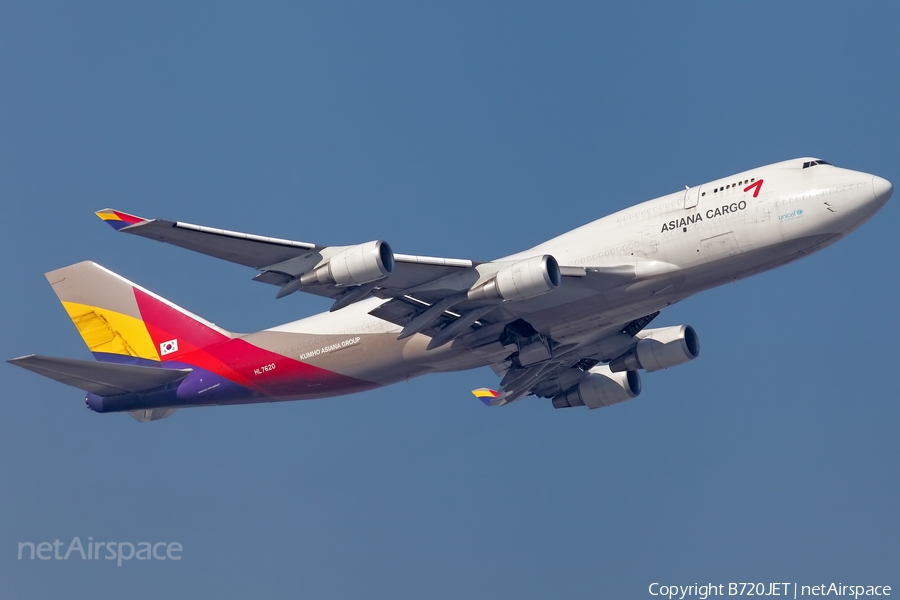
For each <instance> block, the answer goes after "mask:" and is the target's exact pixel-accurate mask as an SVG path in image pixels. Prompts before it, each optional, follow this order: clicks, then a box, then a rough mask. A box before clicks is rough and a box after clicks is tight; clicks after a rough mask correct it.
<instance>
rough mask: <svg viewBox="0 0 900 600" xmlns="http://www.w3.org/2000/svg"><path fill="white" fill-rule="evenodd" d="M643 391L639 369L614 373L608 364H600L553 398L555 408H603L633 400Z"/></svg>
mask: <svg viewBox="0 0 900 600" xmlns="http://www.w3.org/2000/svg"><path fill="white" fill-rule="evenodd" d="M640 393H641V375H640V373H638V372H637V371H626V372H624V373H613V372H612V371H610V369H609V367H608V366H607V365H598V366H596V367H594V368H593V369H591V370H590V371H589V372H588V376H587V377H585V378H584V379H582V380H581V382H580V383H579V384H578V385H576V386H575V387H573V388H572V389H570V390H569V391H567V392H563V393H562V394H560V395H559V396H556V397H555V398H553V408H569V407H570V406H587V407H588V408H602V407H604V406H609V405H610V404H617V403H619V402H625V401H626V400H631V399H632V398H635V397H637V396H638V394H640Z"/></svg>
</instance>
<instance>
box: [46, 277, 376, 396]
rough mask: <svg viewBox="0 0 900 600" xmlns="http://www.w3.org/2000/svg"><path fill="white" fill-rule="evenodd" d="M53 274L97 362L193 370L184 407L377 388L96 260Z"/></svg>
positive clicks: (182, 391) (183, 390)
mask: <svg viewBox="0 0 900 600" xmlns="http://www.w3.org/2000/svg"><path fill="white" fill-rule="evenodd" d="M47 279H48V281H49V282H50V284H51V285H52V286H53V290H54V291H55V292H56V294H57V295H58V296H59V299H60V300H61V301H62V304H63V306H64V307H65V309H66V312H67V313H68V314H69V317H70V318H71V319H72V322H73V323H74V324H75V327H76V328H77V329H78V333H79V334H81V337H82V339H84V342H85V344H87V346H88V348H89V349H90V351H91V352H92V353H93V354H94V357H95V358H96V359H97V360H99V361H104V362H115V363H123V364H137V365H145V366H159V367H162V368H174V369H183V368H190V369H193V372H192V373H191V375H189V376H188V377H187V378H186V379H184V380H183V381H182V382H181V383H180V385H179V386H178V390H177V398H178V405H181V406H199V405H206V404H231V403H236V402H241V401H243V402H247V401H251V402H252V401H269V402H271V401H274V400H295V399H304V398H310V397H321V396H322V395H323V392H324V391H326V390H327V392H326V394H325V395H338V394H346V393H351V392H355V391H362V390H366V389H371V388H373V387H376V385H375V384H373V383H371V382H368V381H362V380H359V379H355V378H353V377H348V376H344V375H340V374H338V373H333V372H331V371H328V370H326V369H323V368H320V367H316V366H314V365H310V364H307V363H304V362H300V361H298V360H295V359H292V358H290V357H287V356H284V355H282V354H279V353H278V352H275V351H272V350H268V349H265V348H262V347H259V346H257V345H254V344H251V343H249V342H248V341H246V340H245V339H243V336H240V335H235V334H233V333H231V332H230V331H227V330H225V329H222V328H221V327H218V326H216V325H215V324H213V323H210V322H209V321H206V320H205V319H202V318H201V317H198V316H197V315H194V314H192V313H190V312H188V311H186V310H184V309H183V308H180V307H178V306H176V305H174V304H172V303H171V302H169V301H167V300H165V299H164V298H161V297H159V296H157V295H156V294H154V293H152V292H150V291H148V290H146V289H144V288H142V287H140V286H138V285H136V284H134V283H132V282H130V281H128V280H127V279H124V278H123V277H121V276H119V275H116V274H115V273H113V272H112V271H109V270H107V269H105V268H103V267H101V266H100V265H97V264H95V263H93V262H89V261H87V262H82V263H78V264H76V265H72V266H69V267H65V268H62V269H59V270H56V271H52V272H50V273H47ZM94 404H96V403H94ZM94 404H92V403H91V402H89V406H91V407H92V408H94ZM101 405H102V403H101Z"/></svg>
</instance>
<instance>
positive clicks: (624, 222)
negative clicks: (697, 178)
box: [268, 158, 892, 384]
mask: <svg viewBox="0 0 900 600" xmlns="http://www.w3.org/2000/svg"><path fill="white" fill-rule="evenodd" d="M815 160H816V159H812V158H801V159H796V160H790V161H784V162H781V163H776V164H772V165H768V166H765V167H760V168H757V169H751V170H749V171H745V172H742V173H738V174H735V175H732V176H730V177H725V178H722V179H719V180H716V181H711V182H709V183H705V184H703V185H700V186H696V187H692V188H688V189H685V190H682V191H679V192H676V193H673V194H669V195H667V196H662V197H660V198H656V199H653V200H649V201H647V202H643V203H641V204H638V205H636V206H632V207H630V208H627V209H625V210H622V211H619V212H617V213H614V214H612V215H609V216H607V217H604V218H601V219H598V220H596V221H593V222H592V223H589V224H587V225H584V226H582V227H579V228H577V229H574V230H572V231H569V232H567V233H565V234H563V235H560V236H558V237H556V238H553V239H551V240H548V241H546V242H544V243H542V244H540V245H538V246H535V247H533V248H530V249H528V250H525V251H523V252H519V253H517V254H514V255H511V256H507V257H504V258H501V259H499V260H498V261H494V263H496V262H506V261H515V260H520V259H524V258H529V257H532V256H536V255H542V254H550V255H552V256H553V257H555V258H556V260H557V261H558V263H559V264H560V265H562V266H565V267H586V268H590V267H599V268H606V267H621V266H629V267H633V269H634V274H635V279H634V280H633V283H631V284H629V285H626V286H620V287H618V288H616V289H614V290H593V289H591V288H589V287H584V289H583V293H581V294H580V295H578V298H577V299H576V300H574V301H572V298H571V296H569V297H567V300H566V303H565V304H560V303H559V301H558V300H557V299H556V296H557V295H556V294H555V293H552V292H551V293H548V294H545V295H544V296H541V297H540V298H538V299H536V300H532V301H530V302H529V303H528V311H527V313H522V316H523V317H524V316H526V315H527V318H528V322H529V323H530V324H531V325H533V326H534V328H535V329H536V330H538V331H539V332H541V333H542V334H544V335H547V336H549V337H551V338H552V339H554V340H556V341H557V342H559V343H566V344H568V343H577V344H583V345H585V346H589V345H591V344H594V345H597V348H598V350H597V352H598V354H597V356H598V357H599V358H600V359H601V360H609V359H611V358H613V356H611V354H614V353H616V352H618V351H620V349H618V348H615V347H611V348H609V349H604V348H603V340H604V339H605V338H606V337H609V335H610V332H611V331H613V330H616V328H617V327H618V328H620V327H621V325H622V324H623V323H628V322H629V321H632V320H633V319H637V318H639V317H642V316H644V315H647V314H650V313H652V312H655V311H657V310H660V309H662V308H665V307H666V306H668V305H670V304H672V303H674V302H677V301H679V300H682V299H684V298H686V297H687V296H690V295H692V294H695V293H697V292H698V291H701V290H704V289H709V288H711V287H714V286H717V285H722V284H724V283H728V282H731V281H734V280H737V279H741V278H744V277H748V276H750V275H753V274H755V273H759V272H762V271H765V270H769V269H772V268H774V267H777V266H780V265H782V264H786V263H788V262H791V261H794V260H796V259H798V258H801V257H802V256H804V255H806V254H809V253H811V252H815V251H817V250H819V249H821V248H823V247H825V246H827V245H829V244H831V243H833V242H835V241H837V240H838V239H840V238H841V237H843V236H845V235H846V234H847V233H849V232H851V231H853V230H854V229H856V228H857V227H859V226H860V225H861V224H862V223H863V222H865V221H866V220H867V219H868V218H869V217H871V216H872V215H873V214H874V213H875V212H877V211H878V210H879V209H880V208H881V206H883V205H884V203H885V202H886V201H887V199H888V198H889V197H890V194H891V191H892V188H891V186H890V183H888V182H887V181H886V180H884V179H882V178H880V177H877V176H873V175H871V174H867V173H862V172H858V171H852V170H848V169H843V168H838V167H834V166H831V165H828V164H813V165H811V166H808V167H805V168H804V164H809V163H812V162H814V161H815ZM490 264H493V263H490ZM479 268H480V267H479ZM566 279H569V278H566ZM563 285H576V286H577V285H580V284H578V283H573V284H569V282H568V281H566V282H564V284H563ZM579 289H580V288H579ZM383 302H385V301H384V300H380V299H377V298H371V299H368V300H364V301H361V302H359V303H357V304H355V305H351V306H349V307H347V308H345V309H342V310H340V311H337V312H334V313H323V314H320V315H315V316H312V317H309V318H306V319H302V320H300V321H296V322H293V323H289V324H286V325H282V326H280V327H276V328H273V329H272V330H268V331H276V332H286V333H287V332H289V333H297V334H305V335H307V336H309V335H312V336H316V335H322V336H333V335H335V334H351V333H352V334H362V335H363V342H362V343H361V344H359V348H358V349H357V357H356V360H354V368H352V369H351V371H352V375H353V376H354V377H359V378H362V379H367V380H369V381H377V382H379V383H381V384H388V383H392V382H395V381H399V380H402V379H405V378H408V377H412V376H416V375H420V374H423V373H427V372H431V371H446V370H459V369H465V368H472V367H477V366H482V365H487V364H495V363H497V362H499V361H502V360H503V357H504V356H505V354H507V353H508V351H505V350H504V348H503V347H502V346H500V344H499V343H496V342H495V341H493V340H492V339H487V338H486V339H485V340H484V342H483V343H480V344H478V343H476V344H471V343H470V344H467V345H465V346H463V345H457V344H447V345H446V346H443V347H440V348H436V349H434V350H430V351H426V350H425V346H426V344H427V342H428V339H427V338H426V337H425V336H423V335H420V334H417V335H415V336H413V337H411V338H409V339H405V340H402V341H397V340H396V336H397V334H398V333H399V331H400V329H401V327H400V326H398V325H395V324H393V323H389V322H387V321H384V320H381V319H378V318H376V317H374V316H371V315H369V314H368V313H369V311H371V310H373V309H374V308H375V307H377V306H378V305H380V304H381V303H383ZM503 308H504V309H505V310H507V311H508V312H509V313H510V314H511V315H514V316H515V315H517V310H518V307H517V303H516V302H506V303H504V304H503ZM490 335H496V334H495V333H491V334H490ZM366 344H368V349H367V347H366ZM313 345H314V344H313ZM335 367H343V368H341V369H340V370H341V371H344V372H346V370H347V368H346V365H338V364H335Z"/></svg>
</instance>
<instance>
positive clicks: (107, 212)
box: [95, 208, 147, 231]
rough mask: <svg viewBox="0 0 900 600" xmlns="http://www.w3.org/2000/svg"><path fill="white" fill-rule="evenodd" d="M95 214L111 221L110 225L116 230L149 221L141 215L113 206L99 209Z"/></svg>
mask: <svg viewBox="0 0 900 600" xmlns="http://www.w3.org/2000/svg"><path fill="white" fill-rule="evenodd" d="M95 214H96V215H97V216H98V217H100V218H101V219H103V220H104V221H106V222H107V223H109V225H110V226H111V227H112V228H113V229H115V230H116V231H118V230H119V229H122V228H123V227H128V226H129V225H135V224H137V223H144V222H146V221H147V219H142V218H141V217H136V216H134V215H129V214H128V213H124V212H121V211H118V210H113V209H111V208H104V209H103V210H98V211H97V212H96V213H95Z"/></svg>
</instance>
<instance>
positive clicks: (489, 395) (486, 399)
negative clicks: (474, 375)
mask: <svg viewBox="0 0 900 600" xmlns="http://www.w3.org/2000/svg"><path fill="white" fill-rule="evenodd" d="M472 394H474V395H475V397H476V398H478V399H479V400H481V401H482V402H483V403H484V405H485V406H491V403H492V402H493V401H494V400H496V399H497V398H499V397H500V392H495V391H494V390H489V389H488V388H478V389H477V390H472Z"/></svg>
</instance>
